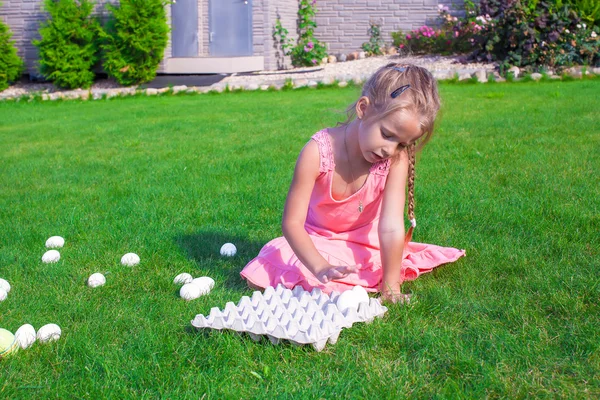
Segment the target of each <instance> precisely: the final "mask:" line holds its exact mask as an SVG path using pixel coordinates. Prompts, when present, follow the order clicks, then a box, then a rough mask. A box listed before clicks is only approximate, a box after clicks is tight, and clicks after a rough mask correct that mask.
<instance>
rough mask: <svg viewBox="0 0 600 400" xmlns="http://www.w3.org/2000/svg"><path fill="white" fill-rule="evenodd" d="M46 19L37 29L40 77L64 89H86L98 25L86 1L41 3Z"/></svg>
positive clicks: (90, 80)
mask: <svg viewBox="0 0 600 400" xmlns="http://www.w3.org/2000/svg"><path fill="white" fill-rule="evenodd" d="M44 9H45V10H46V11H47V12H48V13H49V16H50V18H49V19H48V20H47V21H46V22H45V23H43V24H42V26H41V28H40V36H41V39H40V40H34V41H33V44H34V45H35V46H37V48H38V49H39V66H40V73H41V74H42V75H43V76H44V77H45V78H46V79H48V80H51V81H52V82H53V83H54V84H55V85H56V86H59V87H61V88H65V89H75V88H89V87H90V86H91V85H92V83H93V82H94V77H95V74H94V72H93V67H94V64H96V62H97V61H98V56H99V46H98V38H99V31H100V24H99V22H98V20H97V19H96V18H95V17H92V16H91V13H92V11H93V9H94V4H93V3H92V2H91V1H90V0H45V2H44Z"/></svg>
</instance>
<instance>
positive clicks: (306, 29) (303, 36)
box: [290, 0, 327, 67]
mask: <svg viewBox="0 0 600 400" xmlns="http://www.w3.org/2000/svg"><path fill="white" fill-rule="evenodd" d="M315 3H316V0H300V5H299V9H298V32H299V34H300V35H299V37H298V41H297V42H296V45H295V46H294V47H293V48H292V51H291V54H290V55H291V57H292V65H294V66H296V67H300V66H311V65H317V64H320V63H321V60H322V59H323V58H325V57H327V50H326V49H325V45H323V44H322V43H321V42H319V41H318V40H317V39H315V35H314V32H315V28H316V27H317V23H316V22H315V21H314V19H315V14H316V11H317V10H316V9H315Z"/></svg>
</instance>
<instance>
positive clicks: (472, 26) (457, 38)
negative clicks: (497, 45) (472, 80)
mask: <svg viewBox="0 0 600 400" xmlns="http://www.w3.org/2000/svg"><path fill="white" fill-rule="evenodd" d="M464 4H465V13H466V17H464V18H459V17H457V16H454V15H452V14H451V13H450V9H449V8H448V7H447V6H445V5H443V4H440V5H438V11H439V14H440V15H439V19H440V21H441V23H440V27H439V28H437V29H434V28H432V27H429V26H426V25H424V26H422V27H420V28H419V29H415V30H413V31H411V32H410V33H408V34H406V35H405V34H403V33H402V31H400V32H396V33H392V37H393V38H394V45H395V46H398V48H399V49H400V51H405V52H411V53H417V54H418V53H438V54H456V53H468V52H472V51H473V49H474V48H475V47H476V46H477V41H476V39H475V37H476V35H477V34H478V33H479V32H480V31H482V30H484V29H486V28H487V27H493V26H494V24H495V21H494V20H493V19H492V18H491V17H490V16H489V15H477V16H476V12H475V10H476V5H475V3H473V2H472V1H471V0H466V1H465V3H464Z"/></svg>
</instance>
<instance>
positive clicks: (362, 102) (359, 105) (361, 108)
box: [356, 96, 370, 119]
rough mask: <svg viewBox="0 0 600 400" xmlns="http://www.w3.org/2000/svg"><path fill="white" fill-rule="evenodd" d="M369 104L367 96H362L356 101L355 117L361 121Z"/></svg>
mask: <svg viewBox="0 0 600 400" xmlns="http://www.w3.org/2000/svg"><path fill="white" fill-rule="evenodd" d="M369 104H370V101H369V98H368V97H367V96H362V97H361V98H360V99H358V101H357V102H356V116H357V117H358V119H363V118H364V117H365V114H366V112H367V109H368V108H369Z"/></svg>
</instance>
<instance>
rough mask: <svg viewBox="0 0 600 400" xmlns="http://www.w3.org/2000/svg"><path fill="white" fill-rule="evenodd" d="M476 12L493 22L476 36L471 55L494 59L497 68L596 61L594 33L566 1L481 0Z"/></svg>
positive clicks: (597, 45) (599, 46)
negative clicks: (497, 62) (496, 62)
mask: <svg viewBox="0 0 600 400" xmlns="http://www.w3.org/2000/svg"><path fill="white" fill-rule="evenodd" d="M479 13H480V14H489V15H490V16H491V17H492V19H494V21H495V27H494V28H493V29H491V28H489V27H486V28H485V29H483V30H482V31H481V32H479V33H478V37H477V38H476V40H477V42H478V48H477V49H476V50H475V51H474V53H473V58H476V59H478V60H482V59H486V60H489V61H491V60H498V61H499V62H500V64H501V70H503V69H505V68H506V67H508V66H509V65H517V66H520V67H532V68H533V69H538V68H539V67H540V66H550V67H559V68H560V67H565V66H570V65H573V64H587V65H595V64H598V63H599V62H600V59H599V58H598V57H599V56H598V52H599V51H600V40H599V39H600V38H598V36H597V34H598V32H595V31H594V29H596V30H598V29H597V28H593V27H590V28H587V26H586V25H585V23H582V21H581V18H580V16H579V15H578V14H577V12H576V11H575V10H574V9H573V8H571V6H570V5H569V4H568V3H562V2H561V1H556V2H554V3H546V2H543V1H540V2H536V3H525V2H522V1H521V0H481V2H480V10H479Z"/></svg>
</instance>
